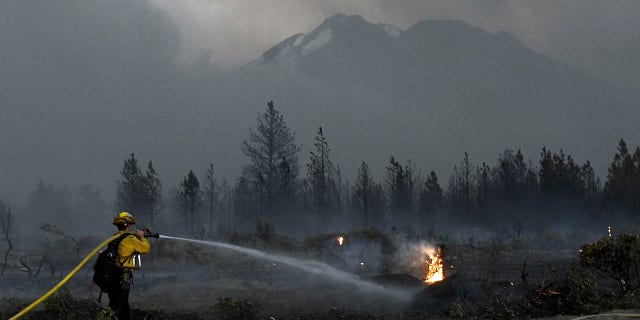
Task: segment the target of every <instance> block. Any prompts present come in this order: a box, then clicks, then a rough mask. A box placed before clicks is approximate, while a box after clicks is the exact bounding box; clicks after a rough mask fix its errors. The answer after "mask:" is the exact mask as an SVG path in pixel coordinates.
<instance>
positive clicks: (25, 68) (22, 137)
mask: <svg viewBox="0 0 640 320" xmlns="http://www.w3.org/2000/svg"><path fill="white" fill-rule="evenodd" d="M151 1H152V2H149V1H144V0H127V1H79V0H78V1H74V0H69V1H36V0H22V1H17V0H16V1H0V150H2V152H1V153H0V198H3V197H4V198H9V199H12V198H14V197H18V196H23V195H25V194H27V193H28V192H29V191H31V190H33V188H34V187H35V185H36V184H37V180H38V179H39V178H42V179H44V180H45V182H48V183H52V182H55V184H56V185H70V186H77V185H82V184H85V183H95V184H98V186H99V187H101V188H102V190H103V191H104V193H105V196H108V195H110V192H111V191H112V189H113V188H114V187H115V182H116V180H117V179H118V177H117V175H118V173H119V171H120V169H121V166H122V162H123V160H124V159H125V158H126V157H127V156H128V154H129V153H131V152H135V153H136V155H137V156H138V158H139V160H140V162H141V165H142V166H144V165H146V163H147V161H149V160H154V163H155V164H156V166H157V167H156V169H157V170H158V171H159V172H160V174H161V175H162V176H163V177H167V181H166V184H167V187H168V188H170V187H171V186H174V185H176V184H177V181H180V180H179V179H180V178H181V177H182V176H183V175H184V174H186V172H187V171H188V169H190V168H193V169H196V170H197V169H198V168H207V167H208V165H209V163H212V162H213V163H214V164H216V166H219V167H220V172H224V173H227V174H228V177H229V178H232V177H234V176H235V175H236V174H237V173H238V172H239V171H240V170H241V169H240V168H241V165H242V163H240V162H239V160H238V159H244V158H242V157H241V155H240V150H239V149H240V148H239V145H240V142H241V139H242V138H244V137H246V132H247V130H248V129H247V128H248V127H249V126H252V125H254V123H255V116H254V115H256V114H257V112H261V111H262V110H263V109H264V107H265V103H266V101H267V99H270V98H272V95H270V94H269V93H270V92H272V91H273V92H275V90H273V89H271V88H268V87H267V86H265V88H260V87H258V88H257V89H256V88H250V89H247V88H245V87H243V88H242V90H246V92H250V93H251V94H245V92H242V91H238V89H237V88H234V87H232V86H231V85H230V84H229V82H230V81H228V78H225V75H224V74H221V72H220V71H219V70H215V68H211V66H210V65H208V64H206V63H201V62H200V63H196V64H191V62H192V58H193V57H196V56H198V55H199V54H200V53H201V52H202V51H203V50H208V51H210V54H211V58H212V60H213V61H214V62H215V63H217V64H218V65H220V66H232V65H242V64H245V63H247V62H249V61H251V60H252V59H255V58H257V57H259V56H260V55H261V54H262V53H263V52H264V51H265V50H266V49H268V48H270V47H271V46H273V45H275V44H276V43H278V42H280V41H282V40H284V39H285V38H287V37H289V36H291V35H293V34H295V33H299V32H307V31H310V30H312V29H313V28H314V27H316V26H317V25H318V24H320V23H321V22H322V21H323V20H324V19H326V18H327V17H329V16H331V15H333V14H335V13H338V12H340V13H345V14H359V15H362V16H363V17H364V18H365V19H367V20H368V21H370V22H373V23H378V22H384V23H390V24H393V25H395V26H397V27H400V28H403V29H404V28H407V27H408V26H410V25H412V24H413V23H415V22H417V21H420V20H424V19H434V18H439V19H440V18H444V19H461V20H464V21H467V22H468V23H470V24H472V25H476V26H479V27H482V28H485V29H487V30H489V31H497V30H507V31H509V32H511V33H513V34H514V35H515V36H516V37H517V38H519V39H521V40H522V41H523V42H524V43H526V44H527V45H529V46H531V47H532V48H534V49H536V50H538V51H540V52H543V53H546V54H548V55H550V56H552V57H554V58H556V59H560V60H562V61H565V62H567V63H570V64H572V65H574V66H576V67H578V68H580V69H581V70H583V71H587V72H589V73H591V74H594V75H597V76H599V77H602V78H604V79H608V80H610V81H612V82H616V83H622V84H626V85H629V86H635V87H636V88H637V87H639V86H638V83H640V70H639V69H638V68H639V66H640V61H638V60H639V59H640V40H638V37H639V36H640V1H616V2H608V1H607V2H605V1H526V2H525V1H450V0H449V1H409V0H407V1H391V0H388V1H385V0H371V1H355V0H351V1H337V0H329V1H294V0H270V1H252V0H229V1H197V0H192V1H170V0H151ZM181 62H182V63H181ZM252 90H253V91H252ZM257 90H262V92H261V93H256V91H257ZM229 91H231V92H232V93H233V94H227V93H228V92H229ZM224 97H227V99H228V100H227V101H221V100H219V99H223V98H224ZM230 97H231V98H230ZM273 99H274V100H276V101H277V103H278V106H281V107H283V108H285V107H287V101H285V99H289V102H288V108H290V109H289V110H291V108H293V106H295V105H296V104H299V103H301V102H300V101H303V100H300V101H297V100H296V99H298V97H295V96H293V95H291V96H289V97H286V96H285V95H282V96H278V97H273ZM285 111H288V110H286V108H285ZM247 115H251V116H247ZM227 119H242V121H244V122H240V123H238V122H237V121H238V120H236V122H235V123H231V121H227ZM302 120H304V119H295V118H292V119H289V123H291V124H292V125H298V126H300V127H295V128H294V129H297V130H296V131H297V132H299V136H300V137H301V138H302V136H303V135H304V134H306V135H307V136H311V135H313V133H314V130H315V128H313V127H315V126H317V125H318V123H312V124H310V125H305V122H304V121H302ZM232 131H233V132H236V133H235V136H230V135H229V132H232ZM189 134H191V136H189ZM309 141H311V140H310V139H307V140H303V139H301V141H300V142H301V143H307V144H308V142H309ZM635 143H637V142H633V141H630V144H632V145H635ZM203 145H211V146H212V147H211V148H210V149H206V150H205V151H204V152H205V154H196V153H195V152H191V150H200V149H202V146H203ZM499 151H500V150H499V149H496V150H492V151H491V152H492V153H497V152H499ZM336 153H338V152H336ZM387 155H388V153H387V151H385V154H384V156H382V157H380V158H381V159H383V160H384V159H385V158H386V157H387ZM529 156H533V157H534V158H535V154H533V155H532V154H529ZM600 156H601V157H605V156H606V157H609V155H600ZM399 157H400V156H399ZM456 159H457V158H456ZM156 161H157V162H156ZM442 162H443V163H446V165H447V166H449V168H450V166H451V165H453V162H451V161H448V160H446V161H445V160H442ZM225 164H227V167H224V165H225ZM357 164H358V162H354V163H353V165H357ZM599 173H600V174H601V175H602V174H604V172H602V171H600V172H599ZM444 179H445V180H446V178H444ZM107 201H109V199H107Z"/></svg>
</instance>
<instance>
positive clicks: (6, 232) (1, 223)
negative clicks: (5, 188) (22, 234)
mask: <svg viewBox="0 0 640 320" xmlns="http://www.w3.org/2000/svg"><path fill="white" fill-rule="evenodd" d="M15 218H16V217H15V215H14V214H13V213H11V208H10V207H9V206H8V205H5V204H4V203H2V201H0V228H1V230H0V231H2V241H3V242H6V243H7V249H6V250H5V252H4V259H3V262H2V269H0V276H2V275H4V270H5V269H6V268H7V262H8V259H9V253H10V252H11V250H13V236H14V234H15V229H14V228H15V220H16V219H15Z"/></svg>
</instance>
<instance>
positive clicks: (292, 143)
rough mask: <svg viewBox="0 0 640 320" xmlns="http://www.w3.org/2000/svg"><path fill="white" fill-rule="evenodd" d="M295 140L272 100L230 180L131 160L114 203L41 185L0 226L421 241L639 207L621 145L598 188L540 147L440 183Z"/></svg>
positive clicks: (638, 183)
mask: <svg viewBox="0 0 640 320" xmlns="http://www.w3.org/2000/svg"><path fill="white" fill-rule="evenodd" d="M299 143H300V142H299V141H296V137H295V133H294V132H292V131H291V130H290V129H289V127H288V126H287V124H286V121H285V119H284V116H283V114H281V113H280V112H279V111H278V110H277V109H276V107H275V106H274V103H273V102H271V101H270V102H269V103H268V104H267V108H266V110H265V111H264V113H262V114H260V115H259V116H258V118H257V120H256V124H255V127H254V128H251V129H250V130H249V132H248V135H247V138H246V140H245V141H244V142H243V143H242V145H241V146H239V147H241V148H242V151H243V153H244V154H245V155H246V156H247V161H246V163H244V164H240V163H239V164H238V165H239V166H243V174H242V175H241V176H240V177H238V178H237V179H234V180H232V181H228V180H226V179H223V178H220V177H219V175H218V173H217V172H216V170H215V167H216V165H215V163H212V164H210V166H209V167H208V168H185V176H184V179H183V180H182V181H179V182H175V181H162V179H161V173H158V172H156V170H155V169H154V164H153V162H152V161H146V162H145V163H140V161H139V160H138V159H137V158H136V156H135V153H131V154H130V155H129V156H128V157H126V158H125V159H124V163H123V166H122V170H121V172H120V175H119V176H117V173H114V181H117V192H116V196H115V203H114V204H110V203H108V202H107V201H105V200H103V199H102V198H101V195H100V191H99V190H97V189H96V188H95V187H93V186H91V185H85V186H83V187H81V188H79V189H78V190H77V191H76V192H75V194H74V193H73V192H71V191H70V190H68V189H66V188H56V187H54V186H52V185H47V184H45V183H44V182H42V181H41V182H40V183H39V184H38V185H37V187H36V189H35V190H34V191H33V192H32V194H31V195H30V197H29V199H28V204H27V206H26V207H25V208H11V207H10V206H8V205H6V204H2V206H0V208H1V209H2V210H1V212H2V214H3V217H5V218H3V219H4V220H7V219H8V218H6V217H7V216H8V217H9V218H12V217H13V218H15V216H18V217H19V218H20V219H22V220H23V221H31V222H33V221H36V220H37V221H41V222H42V223H47V222H51V223H54V224H55V225H58V226H61V227H62V228H63V229H65V230H68V229H71V228H74V229H76V230H77V229H81V228H83V227H85V226H91V225H95V224H96V223H100V224H105V225H108V223H109V222H110V219H111V217H112V215H113V214H114V213H115V212H119V211H129V212H132V213H134V214H135V215H136V217H137V219H138V221H140V222H141V223H143V224H148V225H150V226H152V227H153V228H154V229H159V230H162V231H163V232H172V233H178V234H186V235H191V236H194V237H198V238H214V239H215V238H218V239H219V238H228V237H229V236H230V235H231V234H233V233H234V232H244V231H247V230H253V229H254V228H255V227H256V226H262V227H265V226H266V228H275V230H276V231H277V232H278V233H287V234H290V235H292V236H304V235H309V234H313V233H318V232H332V231H345V230H357V229H363V228H367V229H380V230H385V231H389V230H397V231H402V232H405V233H407V234H409V235H416V236H421V237H426V236H428V234H429V233H433V232H434V230H435V231H437V232H441V233H442V232H443V230H454V229H458V230H460V229H466V230H485V231H488V232H493V233H500V234H502V235H504V236H514V237H515V236H521V235H523V234H527V233H532V232H539V231H540V230H543V229H548V228H563V229H581V230H591V229H599V230H605V228H606V227H607V226H610V225H611V224H617V225H619V226H620V228H625V227H628V224H629V222H632V221H636V218H637V217H636V213H637V212H638V206H639V205H640V203H639V201H640V148H638V147H636V149H635V151H634V152H630V151H629V148H628V146H627V144H626V142H625V141H624V140H623V139H621V140H620V141H619V144H618V146H617V152H615V154H613V155H612V161H611V164H610V166H609V169H608V172H607V173H606V180H605V181H604V183H602V182H601V181H600V179H599V178H598V176H597V175H596V172H594V169H593V168H592V166H591V163H590V162H589V161H586V162H585V163H577V162H576V161H575V160H574V159H573V158H572V156H571V155H569V154H566V153H565V152H564V151H563V150H548V149H547V148H546V147H542V148H541V150H540V153H539V156H538V157H537V158H535V159H526V158H525V156H524V155H523V153H522V152H521V151H520V150H518V149H505V150H504V151H502V152H501V153H499V155H498V158H497V159H496V160H495V162H493V163H474V162H473V159H472V157H471V156H470V155H469V154H467V153H462V152H461V159H460V162H459V163H455V164H452V168H453V170H452V172H453V173H452V174H451V176H449V177H444V178H443V177H441V176H439V175H438V173H437V172H434V171H432V170H429V168H419V167H417V166H416V165H415V163H414V162H413V161H411V160H406V161H401V160H399V158H397V156H401V155H389V160H388V163H387V166H386V167H385V168H376V169H377V170H374V169H371V168H370V167H369V165H368V164H367V161H366V160H363V161H362V162H361V164H360V166H359V169H358V170H357V172H356V173H355V174H353V173H351V174H350V175H349V176H351V177H355V178H354V179H353V181H348V180H347V179H345V176H346V175H345V174H344V173H343V172H342V171H341V170H340V166H339V165H338V164H336V163H334V162H333V161H332V154H331V141H328V139H327V138H326V136H325V133H324V132H323V129H322V128H318V129H317V133H316V137H315V139H314V141H313V146H312V150H311V152H310V153H309V154H302V153H301V145H300V144H299ZM416 143H417V144H419V139H416ZM614 147H615V146H612V149H614ZM416 160H418V159H416ZM419 160H423V159H419ZM154 161H162V159H157V160H154ZM202 169H206V173H205V174H204V175H203V176H198V175H197V174H196V173H195V172H197V171H200V170H202ZM202 171H204V170H202ZM167 186H169V188H167ZM12 209H13V210H12ZM34 219H35V220H34Z"/></svg>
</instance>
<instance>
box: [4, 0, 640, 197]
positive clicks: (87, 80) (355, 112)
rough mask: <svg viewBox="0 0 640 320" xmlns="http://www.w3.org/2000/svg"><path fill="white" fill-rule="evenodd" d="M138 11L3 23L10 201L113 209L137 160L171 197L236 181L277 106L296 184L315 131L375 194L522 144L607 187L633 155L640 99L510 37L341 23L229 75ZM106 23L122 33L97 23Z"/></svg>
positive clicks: (456, 26) (423, 25)
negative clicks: (563, 156)
mask: <svg viewBox="0 0 640 320" xmlns="http://www.w3.org/2000/svg"><path fill="white" fill-rule="evenodd" d="M145 5H147V4H146V2H141V3H137V2H136V3H135V4H131V6H128V7H127V8H129V9H127V8H122V7H121V6H111V5H109V4H108V3H102V2H99V3H93V4H91V5H90V6H87V7H85V6H83V7H82V8H83V9H82V10H80V9H78V8H75V7H73V6H70V7H67V6H63V8H56V9H55V10H54V8H51V9H50V10H45V11H43V10H25V11H24V15H23V14H21V15H7V16H6V18H7V19H5V20H2V19H0V20H1V21H3V22H4V25H6V28H5V29H6V30H10V32H7V33H3V35H4V36H5V38H3V39H5V40H6V41H0V51H2V52H7V54H6V55H4V57H5V58H4V59H3V60H2V61H1V62H0V69H1V70H2V71H3V72H0V97H2V99H0V100H1V101H3V102H2V103H0V110H2V114H3V116H2V117H0V136H2V137H3V138H2V139H0V149H1V150H4V151H5V152H4V155H5V156H4V157H2V156H0V168H3V170H0V181H6V182H7V183H5V184H0V198H2V197H4V198H5V199H13V198H18V197H20V196H23V197H24V196H25V195H27V194H28V193H29V192H30V191H31V190H33V189H34V188H35V186H36V185H37V183H38V180H39V179H43V181H44V182H45V183H46V184H54V185H56V186H60V185H62V186H65V185H66V186H69V187H70V190H74V189H73V188H74V187H77V186H80V185H82V184H93V185H97V186H98V187H99V189H101V190H104V193H103V194H104V196H105V199H106V202H107V203H113V201H112V200H111V198H112V197H113V194H114V192H113V191H114V189H115V186H116V182H117V180H118V179H119V173H120V170H121V166H122V161H123V159H126V158H127V157H128V156H129V155H130V154H131V153H132V152H133V153H135V155H136V156H137V157H138V159H139V160H140V164H141V165H146V164H147V163H148V161H150V160H152V161H153V165H154V167H155V169H156V171H157V172H158V174H159V175H160V176H161V178H162V180H163V185H164V186H165V190H168V191H167V192H171V191H169V190H172V188H174V187H176V186H177V185H179V183H180V181H182V179H183V177H184V175H185V174H186V173H187V172H189V170H194V172H196V174H198V175H199V176H200V177H202V176H203V175H204V172H205V170H206V168H208V167H209V164H211V163H213V165H214V166H215V167H216V170H217V172H219V173H220V175H221V176H222V177H224V178H227V179H228V180H229V182H230V184H233V183H234V181H235V178H237V177H238V176H239V175H240V174H241V172H242V168H243V165H245V164H247V162H248V160H247V158H246V156H244V155H243V154H242V152H241V147H240V146H241V144H242V141H243V140H244V139H246V138H247V137H248V134H249V128H253V127H255V124H256V116H257V115H258V113H262V112H264V110H265V108H266V104H267V101H269V100H273V101H274V102H275V106H276V108H278V109H279V110H280V111H282V113H283V115H284V119H285V121H286V122H287V124H288V125H289V127H290V128H291V129H292V131H293V132H295V133H296V141H297V143H299V144H302V145H303V152H302V153H301V155H300V163H299V168H300V171H301V172H302V173H304V170H305V166H304V165H305V163H306V161H307V160H308V154H309V153H308V152H309V150H310V148H311V147H312V146H313V138H314V135H315V133H316V131H317V129H318V127H320V126H322V128H323V132H324V134H325V136H326V137H327V140H328V143H329V146H330V148H331V153H330V156H331V158H332V160H333V161H334V162H335V163H336V164H337V165H339V166H340V168H341V172H342V175H343V177H344V178H345V179H350V180H352V179H353V176H354V175H355V173H356V171H357V168H358V167H359V165H360V163H361V162H362V161H363V160H364V161H367V163H368V164H369V166H370V168H371V170H372V172H373V174H374V177H375V178H376V179H377V180H381V179H382V176H383V174H384V168H385V167H386V165H387V161H388V159H389V157H390V156H394V157H395V158H396V159H398V160H399V161H401V162H406V161H408V160H411V161H412V162H413V163H414V164H415V165H416V166H417V167H418V168H422V170H424V171H426V172H428V171H430V170H435V171H436V172H437V174H438V175H439V176H440V180H441V181H442V185H443V186H444V185H446V181H447V179H448V177H449V174H450V173H451V170H452V168H453V166H454V165H456V164H458V163H459V161H460V160H461V159H462V157H463V155H464V153H465V152H467V153H468V154H469V157H470V161H472V162H473V163H476V164H481V163H482V162H483V161H487V162H489V164H490V165H491V164H493V162H494V161H496V158H497V154H498V153H500V152H502V151H503V150H504V149H505V148H507V147H508V148H512V149H517V148H522V150H523V152H524V154H525V156H526V157H527V158H530V159H532V160H533V161H534V162H535V161H537V160H538V157H539V152H540V150H541V149H542V147H543V146H546V147H547V148H548V149H550V150H553V151H559V149H560V148H563V149H564V151H565V153H567V154H571V155H573V156H574V158H575V159H576V161H578V162H583V161H585V160H591V162H592V164H593V165H594V168H595V169H596V172H597V174H599V175H600V177H601V178H604V177H605V175H606V167H607V166H608V164H609V163H610V162H611V158H612V155H613V154H614V152H615V151H616V146H617V143H618V141H619V139H620V138H621V137H622V138H625V139H627V140H628V141H627V142H628V143H629V145H631V146H633V145H636V144H638V143H639V142H638V141H634V139H637V137H639V136H640V132H639V131H640V129H639V126H637V124H636V123H635V122H636V120H635V119H638V118H640V110H638V108H637V102H638V101H640V96H639V95H638V93H637V92H631V91H628V90H625V89H620V88H617V87H615V86H612V85H610V84H608V83H605V82H603V81H600V80H598V79H594V78H590V77H588V76H585V75H584V74H582V73H581V72H579V71H577V70H574V69H572V68H570V67H568V66H566V65H564V64H562V63H560V62H558V61H556V60H554V59H551V58H549V57H546V56H544V55H541V54H539V53H537V52H534V51H532V50H531V49H529V48H527V47H526V46H524V45H523V44H522V43H521V42H520V41H518V40H517V39H516V38H514V37H513V36H511V35H509V34H508V33H504V32H497V33H491V32H487V31H485V30H482V29H480V28H477V27H474V26H471V25H469V24H467V23H465V22H462V21H448V20H427V21H422V22H419V23H417V24H415V25H413V26H411V27H409V28H407V29H406V30H400V29H398V28H395V27H393V26H391V25H387V24H373V23H369V22H368V21H366V20H365V19H363V18H362V17H359V16H347V15H335V16H333V17H330V18H329V19H327V20H326V21H324V22H323V23H322V24H320V25H319V26H318V27H317V28H315V29H314V30H311V31H310V32H307V33H304V34H296V35H292V36H291V37H288V38H287V39H284V41H282V42H280V43H278V44H276V45H275V46H274V47H273V48H271V49H269V50H267V51H266V52H265V53H264V54H263V55H262V56H261V57H258V58H257V59H256V60H255V61H253V62H251V63H249V64H247V65H246V66H244V67H242V68H238V69H232V70H221V69H219V68H216V67H215V66H214V65H212V64H211V62H210V61H209V60H208V59H207V58H206V57H203V58H202V59H198V60H196V61H195V62H193V63H191V64H190V63H185V62H184V61H183V60H181V56H180V47H181V43H180V33H179V30H177V28H176V27H175V26H174V25H173V24H171V23H170V21H169V20H167V17H164V16H162V15H156V14H152V15H151V16H148V17H147V18H145V19H142V20H144V21H152V22H154V26H153V27H149V28H137V27H135V25H136V23H137V22H138V21H140V20H141V19H138V18H136V17H137V16H136V14H135V13H136V12H138V13H139V12H141V10H142V11H144V12H147V11H145V10H143V9H144V8H137V6H145ZM57 6H58V5H55V4H51V7H57ZM72 9H77V10H80V11H73V10H72ZM89 9H91V10H90V11H88V12H93V13H92V14H91V15H90V16H89V17H87V18H85V16H84V15H83V12H84V11H83V10H85V11H86V10H89ZM70 10H71V11H70ZM105 10H107V11H105ZM109 10H110V11H109ZM7 12H10V11H7ZM43 12H46V15H47V16H46V17H44V16H43ZM70 12H71V13H70ZM103 12H114V13H113V14H111V15H104V14H101V13H103ZM51 15H55V16H57V18H55V19H54V18H52V17H50V16H51ZM114 15H117V16H122V17H123V19H124V18H125V17H126V19H124V20H119V23H117V24H113V23H111V22H112V21H107V20H108V19H107V20H104V19H106V18H104V19H102V18H100V17H110V16H114ZM96 17H97V18H96ZM98 18H99V19H98ZM32 24H37V25H39V26H40V27H38V28H33V27H31V25H32ZM79 25H81V26H83V28H77V26H79ZM125 25H126V26H125ZM156 33H158V34H161V36H158V34H156ZM140 39H144V40H145V41H146V42H145V43H144V45H141V42H140ZM27 40H28V41H27ZM220 45H224V44H220ZM25 198H26V197H25ZM0 200H1V199H0ZM10 201H11V200H10Z"/></svg>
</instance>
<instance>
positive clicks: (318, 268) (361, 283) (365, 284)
mask: <svg viewBox="0 0 640 320" xmlns="http://www.w3.org/2000/svg"><path fill="white" fill-rule="evenodd" d="M160 239H173V240H181V241H188V242H192V243H198V244H202V245H206V246H212V247H218V248H223V249H228V250H233V251H236V252H241V253H245V254H247V255H250V256H252V257H255V258H258V259H263V260H269V261H278V262H280V263H282V264H284V265H287V266H290V267H294V268H298V269H301V270H304V271H306V272H310V273H313V274H318V275H322V276H325V277H328V278H330V279H333V280H336V281H340V282H343V283H348V284H351V285H354V286H356V287H357V288H358V289H360V290H362V291H364V292H367V293H379V294H384V295H386V296H389V297H392V298H395V299H397V300H398V301H403V302H408V301H409V300H411V296H412V293H411V292H409V291H407V290H401V289H398V288H386V287H383V286H381V285H379V284H376V283H373V282H369V281H365V280H362V279H360V277H358V276H356V275H354V274H351V273H348V272H344V271H342V270H339V269H336V268H334V267H332V266H330V265H328V264H325V263H322V262H318V261H308V260H300V259H296V258H292V257H287V256H282V255H276V254H270V253H266V252H263V251H260V250H256V249H250V248H245V247H240V246H236V245H232V244H228V243H224V242H217V241H204V240H196V239H188V238H180V237H173V236H168V235H160Z"/></svg>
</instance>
